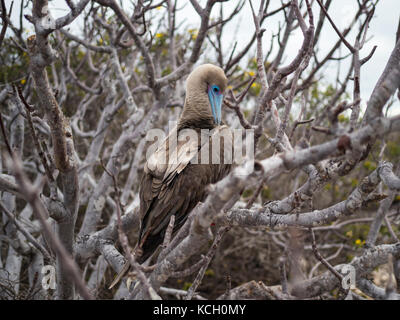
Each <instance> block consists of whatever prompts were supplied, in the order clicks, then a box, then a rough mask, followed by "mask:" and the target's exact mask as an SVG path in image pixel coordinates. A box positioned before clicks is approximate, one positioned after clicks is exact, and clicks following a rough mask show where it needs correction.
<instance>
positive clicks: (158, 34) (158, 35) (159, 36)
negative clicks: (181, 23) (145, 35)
mask: <svg viewBox="0 0 400 320" xmlns="http://www.w3.org/2000/svg"><path fill="white" fill-rule="evenodd" d="M162 37H164V33H156V38H157V39H160V38H162Z"/></svg>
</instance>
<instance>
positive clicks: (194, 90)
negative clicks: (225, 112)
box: [185, 64, 228, 125]
mask: <svg viewBox="0 0 400 320" xmlns="http://www.w3.org/2000/svg"><path fill="white" fill-rule="evenodd" d="M227 83H228V79H227V78H226V76H225V73H224V70H222V69H221V68H220V67H217V66H215V65H212V64H203V65H201V66H199V67H197V68H196V69H194V70H193V71H192V73H191V74H190V75H189V77H188V79H187V83H186V104H185V109H187V111H189V112H190V113H191V115H192V116H194V117H205V116H207V115H211V116H212V118H213V119H214V123H215V124H216V125H219V124H221V109H222V100H223V98H224V92H225V89H226V87H227Z"/></svg>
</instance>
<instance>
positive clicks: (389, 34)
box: [6, 0, 400, 114]
mask: <svg viewBox="0 0 400 320" xmlns="http://www.w3.org/2000/svg"><path fill="white" fill-rule="evenodd" d="M75 2H76V1H75ZM314 2H316V1H314ZM332 2H333V3H332V5H331V7H330V9H329V13H330V15H331V17H332V18H333V19H334V21H336V23H337V25H338V26H339V27H340V29H341V30H343V29H344V28H345V27H346V26H347V25H348V23H349V21H351V19H352V17H353V16H354V14H355V12H356V10H357V1H356V0H333V1H332ZM6 3H9V1H6ZM128 3H129V2H127V5H128ZM178 3H179V4H180V5H181V6H182V7H183V9H182V10H181V11H179V14H178V17H177V20H178V23H179V22H182V21H183V22H184V25H185V26H189V27H190V28H198V27H199V22H200V19H199V17H198V15H197V13H196V12H195V11H194V9H193V8H192V6H191V4H190V3H189V1H187V0H179V1H178ZM200 3H201V4H204V3H205V1H200ZM236 3H237V1H236V0H231V1H229V2H227V3H223V8H224V12H226V15H228V14H229V13H230V12H231V11H232V10H233V8H234V6H235V4H236ZM19 4H20V0H14V10H13V15H12V19H13V20H14V19H18V16H19ZM124 4H125V3H124ZM253 4H254V6H255V7H256V8H258V4H259V1H257V0H253ZM280 5H281V1H278V0H272V1H271V5H270V9H269V10H273V9H274V8H278V7H279V6H280ZM49 7H50V10H51V13H52V15H53V17H55V18H57V17H59V16H62V15H65V14H66V13H67V12H68V7H67V6H66V4H65V1H64V0H53V1H50V4H49ZM126 10H127V11H128V12H129V11H130V10H129V7H126ZM162 10H165V9H161V10H158V11H159V12H160V14H161V13H162V12H161V11H162ZM27 12H29V10H27ZM27 12H24V13H27ZM218 12H219V8H218V6H216V7H215V8H214V9H213V13H214V14H215V15H216V14H217V13H218ZM313 12H314V16H315V18H314V20H315V24H316V21H317V19H318V15H319V7H318V5H317V4H316V3H315V4H314V6H313ZM399 17H400V0H380V2H379V3H378V5H377V8H376V11H375V16H374V18H373V20H372V21H371V23H370V27H369V31H368V42H367V44H366V45H365V47H364V48H363V50H362V51H361V54H360V56H361V58H363V57H365V56H367V55H368V54H369V52H370V50H371V49H372V47H373V46H375V45H376V46H378V47H377V50H376V52H375V54H374V56H373V57H372V59H371V60H370V61H369V62H367V63H366V64H365V65H364V66H363V67H362V69H361V98H362V105H363V106H365V104H366V102H367V100H368V98H369V96H370V94H371V92H372V89H373V87H374V86H375V83H376V81H377V79H378V78H379V76H380V74H381V73H382V70H383V68H384V66H385V64H386V62H387V60H388V58H389V56H390V53H391V51H392V50H393V47H394V44H395V34H396V30H397V25H398V21H399ZM279 21H282V14H279V15H276V16H274V17H271V18H268V19H267V20H266V21H265V22H264V25H263V28H265V29H266V32H265V36H264V38H265V40H264V43H263V45H264V53H265V52H266V51H267V50H268V48H269V45H270V44H269V39H270V38H271V35H272V34H273V33H276V31H277V30H278V22H279ZM26 26H27V28H28V30H27V32H26V33H25V35H26V37H27V36H29V35H30V34H32V27H30V26H29V23H26ZM29 27H30V30H29ZM80 27H81V21H80V19H77V21H75V22H74V23H73V24H72V25H71V28H72V30H75V31H76V32H79V29H80ZM354 29H355V30H357V29H358V27H355V28H354ZM253 32H254V24H253V19H252V15H251V10H250V6H249V3H248V1H247V2H246V4H245V7H244V8H243V10H242V12H241V14H240V15H239V16H238V17H236V18H235V20H233V21H232V22H231V23H229V24H228V25H227V27H226V31H225V34H224V36H225V39H226V41H225V43H226V52H227V53H226V55H227V56H228V55H229V52H228V49H229V46H230V45H231V44H232V42H233V41H238V46H237V49H240V46H241V45H243V44H245V43H247V41H248V39H249V37H251V35H252V34H253ZM354 37H355V32H353V33H351V34H350V35H349V36H348V37H347V40H348V41H349V42H350V43H354ZM337 39H338V36H337V35H336V33H335V32H334V31H333V29H332V28H331V26H330V24H329V23H328V21H326V23H325V26H324V28H323V31H322V34H321V38H320V43H319V48H320V52H319V53H318V56H319V57H323V55H324V53H326V52H327V50H329V49H330V48H332V46H333V45H334V44H335V43H336V41H337ZM301 43H302V34H301V32H300V31H297V32H295V33H294V34H293V36H292V37H291V38H290V41H289V45H288V48H287V50H286V52H285V57H284V58H285V60H284V62H286V63H287V62H289V61H290V59H291V58H293V57H294V56H295V55H296V54H297V52H298V49H299V48H300V46H301ZM275 49H277V46H275ZM341 52H342V55H346V54H348V53H349V51H348V49H347V48H346V47H344V46H342V49H341ZM255 54H256V51H255V47H254V46H253V47H252V48H251V50H250V52H249V55H252V56H255ZM350 59H351V58H350V57H349V58H348V59H347V61H346V62H344V63H343V65H342V74H343V75H344V74H345V73H346V72H347V70H348V67H347V66H348V63H349V62H350ZM336 73H337V64H336V63H331V64H330V65H329V66H328V67H327V68H326V69H324V76H325V77H326V79H327V80H328V81H334V80H335V78H336ZM351 90H352V89H351ZM351 90H350V91H351ZM397 113H400V104H399V103H398V101H397V102H396V104H395V105H393V107H392V109H391V114H397Z"/></svg>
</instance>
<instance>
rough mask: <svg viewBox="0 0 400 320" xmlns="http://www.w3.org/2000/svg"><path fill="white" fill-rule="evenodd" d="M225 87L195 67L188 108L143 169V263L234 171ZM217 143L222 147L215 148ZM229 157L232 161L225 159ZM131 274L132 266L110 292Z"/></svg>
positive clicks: (217, 75)
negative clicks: (169, 229)
mask: <svg viewBox="0 0 400 320" xmlns="http://www.w3.org/2000/svg"><path fill="white" fill-rule="evenodd" d="M226 87H227V78H226V76H225V73H224V71H223V70H222V69H221V68H219V67H217V66H214V65H212V64H203V65H201V66H199V67H197V68H196V69H194V70H193V71H192V72H191V73H190V75H189V77H188V78H187V82H186V98H185V104H184V107H183V112H182V114H181V116H180V118H179V121H178V124H177V126H176V127H175V128H174V129H173V130H171V132H170V133H169V135H168V137H167V138H166V139H165V140H164V141H163V142H162V143H161V144H160V145H159V146H158V148H157V149H156V151H155V152H154V153H153V154H152V155H151V156H150V157H149V159H148V160H147V162H146V164H145V166H144V173H143V177H142V181H141V186H140V191H139V196H140V211H139V212H140V219H141V226H140V232H139V240H138V245H137V247H136V249H135V258H136V261H138V262H139V263H143V262H144V261H146V260H147V259H148V258H149V257H150V256H151V255H152V254H153V253H154V252H155V250H156V249H157V247H158V246H159V245H160V244H162V242H163V239H164V236H165V231H166V229H167V226H168V224H169V221H170V218H171V216H172V215H175V224H174V228H173V233H172V234H173V235H174V234H175V233H176V232H177V231H178V230H179V228H180V227H181V226H182V225H183V224H184V223H185V221H186V218H187V216H188V214H189V213H190V212H191V210H192V209H193V208H194V207H195V206H196V205H197V204H198V203H199V202H200V201H204V199H205V198H206V197H207V188H206V187H207V185H209V184H212V183H216V182H217V181H219V180H221V179H222V178H223V177H225V176H226V175H227V174H228V173H229V171H230V168H231V163H232V160H231V159H232V152H233V151H232V134H231V131H230V129H229V128H228V127H227V126H226V125H223V124H222V120H221V108H222V100H223V94H224V91H225V89H226ZM188 133H190V134H188ZM193 133H195V135H196V137H195V138H193V137H192V136H193ZM188 136H190V137H191V139H189V140H188V139H187V137H188ZM221 136H222V137H223V139H221ZM216 137H218V140H219V144H218V143H217V148H213V147H212V145H213V139H215V138H216ZM204 151H205V153H203V152H204ZM227 153H230V156H229V155H228V157H226V155H225V154H227ZM225 157H226V158H227V159H228V160H226V158H225ZM128 269H129V262H128V263H126V264H125V266H124V268H123V269H122V271H121V272H120V273H119V275H118V276H117V278H116V279H115V280H114V282H113V284H112V285H111V287H112V286H114V285H115V283H117V282H118V281H119V280H120V279H121V278H122V276H123V275H124V274H125V273H126V272H127V270H128Z"/></svg>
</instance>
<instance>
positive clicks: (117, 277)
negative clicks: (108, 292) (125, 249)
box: [108, 261, 130, 289]
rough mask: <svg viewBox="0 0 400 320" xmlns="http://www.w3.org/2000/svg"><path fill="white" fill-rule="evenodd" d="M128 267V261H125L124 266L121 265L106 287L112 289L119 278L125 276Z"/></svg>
mask: <svg viewBox="0 0 400 320" xmlns="http://www.w3.org/2000/svg"><path fill="white" fill-rule="evenodd" d="M129 267H130V263H129V261H127V262H125V264H124V266H123V267H122V270H121V271H120V272H119V273H118V274H117V276H116V277H115V279H114V280H113V282H112V283H111V285H110V286H109V287H108V289H112V288H113V287H114V286H115V285H116V284H117V283H118V282H120V281H121V279H122V278H123V277H124V276H125V274H126V273H127V272H128V270H129Z"/></svg>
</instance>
